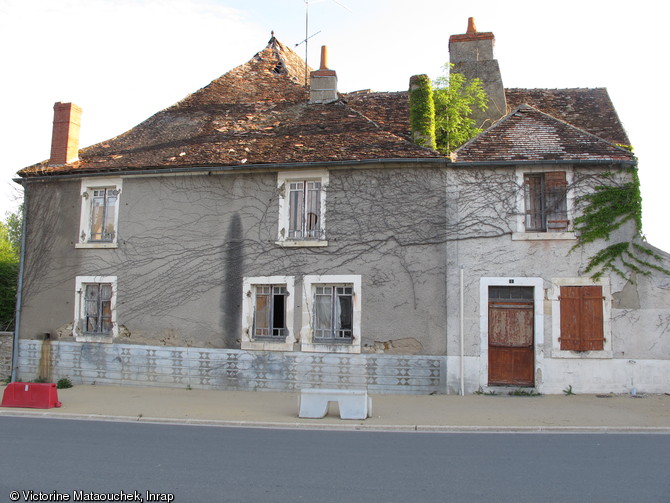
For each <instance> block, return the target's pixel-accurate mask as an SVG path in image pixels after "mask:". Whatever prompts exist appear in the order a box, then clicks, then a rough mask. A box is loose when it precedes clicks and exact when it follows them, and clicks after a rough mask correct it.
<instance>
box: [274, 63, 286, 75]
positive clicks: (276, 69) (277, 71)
mask: <svg viewBox="0 0 670 503" xmlns="http://www.w3.org/2000/svg"><path fill="white" fill-rule="evenodd" d="M272 73H275V74H277V75H281V74H282V73H286V69H285V68H284V63H282V62H281V61H280V62H279V63H277V66H275V67H274V68H273V69H272Z"/></svg>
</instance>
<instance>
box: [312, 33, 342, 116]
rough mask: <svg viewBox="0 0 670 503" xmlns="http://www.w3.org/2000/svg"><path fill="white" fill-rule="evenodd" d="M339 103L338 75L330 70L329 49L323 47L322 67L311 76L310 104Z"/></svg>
mask: <svg viewBox="0 0 670 503" xmlns="http://www.w3.org/2000/svg"><path fill="white" fill-rule="evenodd" d="M333 101H337V74H336V73H335V70H329V69H328V48H327V47H326V46H325V45H322V46H321V65H320V66H319V69H318V70H315V71H313V72H311V73H310V74H309V102H310V103H319V104H322V105H323V104H326V103H332V102H333Z"/></svg>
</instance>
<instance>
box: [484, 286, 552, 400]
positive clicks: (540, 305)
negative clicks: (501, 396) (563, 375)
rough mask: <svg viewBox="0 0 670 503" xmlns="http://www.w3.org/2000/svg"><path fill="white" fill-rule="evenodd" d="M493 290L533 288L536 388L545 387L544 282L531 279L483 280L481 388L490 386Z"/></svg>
mask: <svg viewBox="0 0 670 503" xmlns="http://www.w3.org/2000/svg"><path fill="white" fill-rule="evenodd" d="M489 286H530V287H533V311H534V320H533V330H534V347H533V350H534V351H533V352H534V358H535V372H534V375H535V387H536V388H537V387H538V386H539V385H541V384H542V370H543V367H544V365H543V362H544V352H543V351H542V348H543V347H544V280H543V279H542V278H527V277H515V276H507V277H498V278H491V277H483V278H480V279H479V337H480V338H479V347H480V357H479V386H480V387H481V388H482V389H485V388H487V387H488V385H489V383H488V380H489Z"/></svg>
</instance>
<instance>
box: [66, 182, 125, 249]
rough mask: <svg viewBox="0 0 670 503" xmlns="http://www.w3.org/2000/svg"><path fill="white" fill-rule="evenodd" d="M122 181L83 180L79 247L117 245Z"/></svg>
mask: <svg viewBox="0 0 670 503" xmlns="http://www.w3.org/2000/svg"><path fill="white" fill-rule="evenodd" d="M120 195H121V179H119V178H115V179H111V180H110V179H107V180H82V185H81V197H82V206H81V221H80V229H79V240H78V243H77V245H76V246H77V247H78V248H94V247H95V248H109V247H116V246H117V232H118V221H119V198H120Z"/></svg>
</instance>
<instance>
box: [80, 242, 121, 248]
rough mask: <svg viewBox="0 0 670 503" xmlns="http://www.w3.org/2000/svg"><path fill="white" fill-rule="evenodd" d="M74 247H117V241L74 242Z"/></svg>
mask: <svg viewBox="0 0 670 503" xmlns="http://www.w3.org/2000/svg"><path fill="white" fill-rule="evenodd" d="M74 247H75V248H118V247H119V244H118V243H75V244H74Z"/></svg>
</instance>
